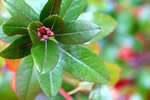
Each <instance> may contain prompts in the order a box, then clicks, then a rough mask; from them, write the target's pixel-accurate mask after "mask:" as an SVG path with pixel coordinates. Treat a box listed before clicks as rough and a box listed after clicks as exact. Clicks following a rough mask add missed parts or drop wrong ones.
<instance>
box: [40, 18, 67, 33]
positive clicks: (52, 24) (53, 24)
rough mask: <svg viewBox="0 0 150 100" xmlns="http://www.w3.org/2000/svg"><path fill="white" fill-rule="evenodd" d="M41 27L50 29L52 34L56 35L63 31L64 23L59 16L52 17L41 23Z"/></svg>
mask: <svg viewBox="0 0 150 100" xmlns="http://www.w3.org/2000/svg"><path fill="white" fill-rule="evenodd" d="M43 25H44V26H46V27H48V28H50V29H51V30H52V31H53V32H54V33H58V32H61V31H62V30H63V29H64V25H65V23H64V20H63V19H62V17H61V16H58V15H52V16H49V17H47V18H46V19H45V20H44V21H43Z"/></svg>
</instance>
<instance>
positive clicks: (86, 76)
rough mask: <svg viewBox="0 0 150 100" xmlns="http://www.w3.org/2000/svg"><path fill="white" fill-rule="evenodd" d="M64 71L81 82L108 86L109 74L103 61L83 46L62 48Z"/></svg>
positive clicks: (65, 46)
mask: <svg viewBox="0 0 150 100" xmlns="http://www.w3.org/2000/svg"><path fill="white" fill-rule="evenodd" d="M60 50H61V54H62V58H63V59H62V60H63V62H65V63H63V64H62V66H63V67H64V69H65V70H66V71H67V72H69V73H71V74H72V75H73V76H75V77H77V78H80V79H81V80H85V81H91V82H97V83H103V84H106V83H107V82H108V80H109V74H108V72H107V70H106V67H105V65H104V63H103V61H102V59H101V58H100V57H99V56H97V55H96V54H95V53H94V52H92V51H91V50H89V49H87V48H84V47H82V46H77V45H75V46H67V45H64V46H62V47H61V48H60Z"/></svg>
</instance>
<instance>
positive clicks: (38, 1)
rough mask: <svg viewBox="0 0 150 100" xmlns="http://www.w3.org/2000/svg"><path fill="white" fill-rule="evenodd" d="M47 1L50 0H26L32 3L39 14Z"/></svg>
mask: <svg viewBox="0 0 150 100" xmlns="http://www.w3.org/2000/svg"><path fill="white" fill-rule="evenodd" d="M47 1H48V0H25V2H26V3H27V4H28V5H30V6H31V7H32V8H33V9H34V10H35V11H36V12H37V13H38V15H40V13H41V11H42V9H43V7H44V6H45V4H46V3H47Z"/></svg>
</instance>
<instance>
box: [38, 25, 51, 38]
mask: <svg viewBox="0 0 150 100" xmlns="http://www.w3.org/2000/svg"><path fill="white" fill-rule="evenodd" d="M37 35H38V36H39V38H40V39H41V40H48V39H49V37H51V36H52V35H53V32H52V30H51V29H50V28H46V27H45V26H43V27H40V28H38V33H37Z"/></svg>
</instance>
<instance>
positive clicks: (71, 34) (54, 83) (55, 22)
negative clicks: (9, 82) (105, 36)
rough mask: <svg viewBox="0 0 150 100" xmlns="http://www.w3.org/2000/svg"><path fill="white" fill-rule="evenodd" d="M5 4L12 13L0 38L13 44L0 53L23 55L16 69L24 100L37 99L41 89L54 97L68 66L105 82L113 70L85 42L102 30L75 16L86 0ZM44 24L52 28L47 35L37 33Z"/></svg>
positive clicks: (82, 77)
mask: <svg viewBox="0 0 150 100" xmlns="http://www.w3.org/2000/svg"><path fill="white" fill-rule="evenodd" d="M3 3H4V5H5V6H6V7H7V9H8V11H9V13H10V14H11V17H10V18H9V19H7V20H6V19H5V21H3V24H2V26H1V29H0V30H1V31H0V32H1V34H2V31H3V34H2V35H1V36H0V38H1V39H3V40H4V41H5V40H6V41H8V42H10V41H9V39H11V43H10V45H8V46H7V47H6V48H5V49H3V50H2V51H1V52H0V56H2V57H4V58H7V59H19V58H24V59H23V61H22V62H21V64H20V66H19V68H18V70H17V72H16V92H17V95H18V97H19V98H20V99H21V100H33V99H34V98H35V97H36V96H37V95H38V94H39V93H40V92H41V90H43V91H44V93H45V94H46V95H47V96H50V97H52V96H56V95H57V93H58V91H59V89H60V88H61V85H62V74H63V71H64V70H65V71H66V72H68V73H70V74H72V75H73V76H74V77H76V78H79V79H80V80H84V81H89V82H95V83H99V84H107V82H108V81H109V74H108V71H107V69H106V67H105V65H104V63H103V61H102V58H101V57H100V56H98V55H97V54H95V53H94V52H93V51H91V50H89V49H88V48H86V47H83V46H82V44H84V43H86V42H88V41H90V40H91V39H93V38H94V37H96V36H97V35H98V34H100V31H101V30H100V26H98V25H96V24H94V23H92V22H89V21H84V20H77V18H78V17H79V16H80V14H81V13H82V12H83V11H84V9H85V6H86V0H25V1H24V0H3ZM42 27H44V28H45V29H48V30H49V31H51V33H52V34H50V35H49V36H48V38H47V36H46V38H45V37H42V38H41V37H40V36H39V35H38V33H40V32H41V31H39V30H40V28H42ZM40 34H43V33H40ZM44 35H47V34H46V33H44ZM3 37H4V38H3Z"/></svg>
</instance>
